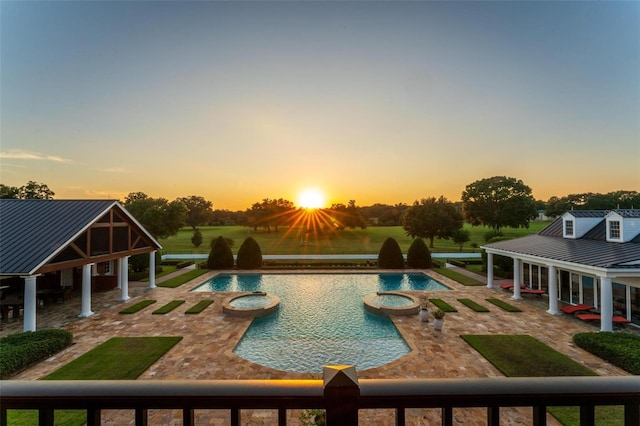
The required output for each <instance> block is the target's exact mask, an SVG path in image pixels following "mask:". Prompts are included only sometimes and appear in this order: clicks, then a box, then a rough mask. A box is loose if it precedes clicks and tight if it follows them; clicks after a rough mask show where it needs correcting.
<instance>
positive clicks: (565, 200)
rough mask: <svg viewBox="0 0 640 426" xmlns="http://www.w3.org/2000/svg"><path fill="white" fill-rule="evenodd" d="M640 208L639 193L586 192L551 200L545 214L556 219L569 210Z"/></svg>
mask: <svg viewBox="0 0 640 426" xmlns="http://www.w3.org/2000/svg"><path fill="white" fill-rule="evenodd" d="M638 206H640V193H639V192H637V191H614V192H609V193H606V194H598V193H592V192H585V193H581V194H569V195H567V196H565V197H555V196H554V197H551V198H549V200H548V201H547V207H546V211H545V213H546V214H547V216H550V217H555V216H560V215H561V214H563V213H564V212H567V211H569V210H611V209H630V208H633V207H638Z"/></svg>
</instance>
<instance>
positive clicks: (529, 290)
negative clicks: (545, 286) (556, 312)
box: [520, 288, 544, 297]
mask: <svg viewBox="0 0 640 426" xmlns="http://www.w3.org/2000/svg"><path fill="white" fill-rule="evenodd" d="M520 294H535V295H536V296H538V297H540V296H542V295H543V294H544V290H535V289H532V288H521V289H520Z"/></svg>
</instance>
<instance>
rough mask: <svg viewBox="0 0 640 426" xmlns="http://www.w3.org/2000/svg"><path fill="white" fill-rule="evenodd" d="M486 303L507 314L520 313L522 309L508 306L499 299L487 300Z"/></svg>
mask: <svg viewBox="0 0 640 426" xmlns="http://www.w3.org/2000/svg"><path fill="white" fill-rule="evenodd" d="M487 302H489V303H493V304H494V305H496V306H497V307H499V308H502V309H503V310H505V311H507V312H522V309H520V308H517V307H515V306H513V305H510V304H508V303H507V302H503V301H502V300H500V299H491V298H490V299H487Z"/></svg>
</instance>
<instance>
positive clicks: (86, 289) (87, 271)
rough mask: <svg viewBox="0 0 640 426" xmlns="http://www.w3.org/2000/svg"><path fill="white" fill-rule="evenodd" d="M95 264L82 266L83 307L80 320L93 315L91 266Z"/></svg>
mask: <svg viewBox="0 0 640 426" xmlns="http://www.w3.org/2000/svg"><path fill="white" fill-rule="evenodd" d="M92 265H93V264H91V263H88V264H86V265H82V307H81V311H80V315H78V316H79V317H80V318H86V317H90V316H91V315H93V312H92V311H91V266H92Z"/></svg>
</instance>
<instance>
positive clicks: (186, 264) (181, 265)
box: [176, 260, 195, 269]
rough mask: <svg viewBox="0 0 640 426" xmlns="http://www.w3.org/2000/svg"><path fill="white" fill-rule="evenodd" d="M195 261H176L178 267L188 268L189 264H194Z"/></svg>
mask: <svg viewBox="0 0 640 426" xmlns="http://www.w3.org/2000/svg"><path fill="white" fill-rule="evenodd" d="M194 263H195V262H194V261H193V260H183V261H182V262H178V263H176V269H182V268H186V267H187V266H191V265H193V264H194Z"/></svg>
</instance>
